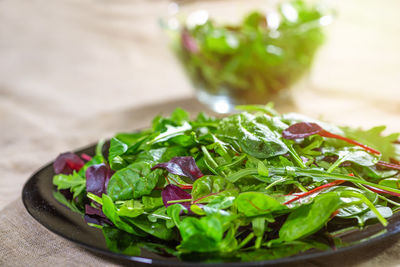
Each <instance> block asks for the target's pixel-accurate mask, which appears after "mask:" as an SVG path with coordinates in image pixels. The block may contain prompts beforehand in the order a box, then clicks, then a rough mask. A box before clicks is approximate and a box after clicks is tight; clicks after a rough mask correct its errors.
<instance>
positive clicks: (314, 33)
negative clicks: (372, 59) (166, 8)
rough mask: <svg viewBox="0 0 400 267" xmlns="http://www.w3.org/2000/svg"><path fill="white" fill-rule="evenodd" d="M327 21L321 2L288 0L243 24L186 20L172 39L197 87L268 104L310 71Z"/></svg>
mask: <svg viewBox="0 0 400 267" xmlns="http://www.w3.org/2000/svg"><path fill="white" fill-rule="evenodd" d="M203 16H206V15H205V14H204V15H203ZM188 17H190V16H188ZM327 21H328V15H327V14H324V13H323V11H322V10H321V9H320V8H319V7H318V6H316V5H310V4H306V2H305V1H303V0H295V1H284V2H283V3H281V4H280V5H279V6H278V8H277V12H276V13H270V14H264V13H262V12H260V11H254V12H251V13H249V14H247V15H246V16H245V17H244V18H243V20H242V21H241V23H240V24H238V25H221V24H219V23H216V22H215V21H214V20H213V19H212V18H208V17H206V19H201V20H199V22H197V23H193V22H192V23H186V22H182V24H183V26H182V27H181V28H180V30H179V31H172V32H173V34H171V36H172V42H171V43H172V48H173V50H174V51H175V52H176V54H177V56H178V58H179V60H180V61H181V62H182V64H183V66H184V69H185V70H186V71H187V73H188V75H189V77H190V78H191V80H192V82H193V83H194V85H195V87H196V88H197V89H198V90H204V91H207V92H208V93H209V94H211V95H226V96H229V97H231V98H232V99H233V101H234V103H235V104H258V103H266V101H267V99H271V98H273V97H274V96H276V95H277V94H278V93H279V92H280V91H281V90H282V89H286V88H289V87H290V86H291V85H292V84H293V83H294V82H296V81H297V80H298V79H299V78H300V77H301V76H302V75H303V74H304V73H306V72H307V71H308V70H309V68H310V66H311V63H312V62H313V59H314V56H315V52H316V51H317V49H318V48H319V47H320V45H321V44H322V42H323V39H324V34H323V25H324V24H326V22H327Z"/></svg>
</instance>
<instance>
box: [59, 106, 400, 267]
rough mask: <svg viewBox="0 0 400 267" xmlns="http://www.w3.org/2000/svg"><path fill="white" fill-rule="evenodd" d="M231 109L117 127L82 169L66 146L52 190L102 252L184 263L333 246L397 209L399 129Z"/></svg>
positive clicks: (253, 257)
mask: <svg viewBox="0 0 400 267" xmlns="http://www.w3.org/2000/svg"><path fill="white" fill-rule="evenodd" d="M239 108H240V109H242V110H244V111H243V112H242V113H238V114H234V115H230V116H227V117H225V118H222V119H217V118H211V117H208V116H206V115H205V114H203V113H200V114H199V115H198V116H197V118H195V119H194V120H191V119H189V115H188V114H187V112H185V111H184V110H182V109H176V110H175V111H174V112H173V113H172V115H171V116H170V117H167V118H166V117H161V116H158V117H156V118H155V119H154V120H153V126H152V128H151V129H148V130H144V131H140V132H135V133H121V134H117V135H116V136H115V137H113V138H112V139H111V141H110V144H109V148H108V149H107V151H106V152H107V153H105V154H107V156H104V155H103V152H102V147H103V144H102V143H100V144H99V146H98V149H97V152H96V155H94V156H93V157H90V156H88V155H82V156H81V157H82V159H83V160H84V161H85V163H84V164H83V166H82V164H80V162H81V160H82V159H80V158H79V157H78V158H76V157H77V156H76V155H75V156H73V154H72V153H64V154H62V155H60V156H59V158H57V160H56V162H55V167H57V170H58V171H57V174H56V175H55V176H54V180H53V181H54V184H55V185H56V186H57V187H58V189H59V191H56V192H55V193H54V196H55V197H56V198H57V199H58V200H59V201H60V202H62V203H63V204H64V205H66V206H68V207H70V208H71V209H72V210H74V211H77V212H81V213H82V214H83V215H84V216H85V219H86V220H87V222H88V223H89V224H90V225H92V226H96V227H99V228H101V229H102V230H103V233H104V235H105V238H106V241H107V244H108V246H109V248H110V250H112V251H117V252H120V253H126V254H129V255H140V248H146V249H148V250H151V251H154V252H157V253H160V254H162V255H165V254H169V255H174V256H178V257H180V258H181V259H182V260H188V259H191V260H197V259H201V260H207V259H216V258H223V259H225V260H229V261H254V260H265V259H276V258H281V257H286V256H289V255H293V254H297V253H299V252H303V251H306V250H309V249H319V250H325V249H330V248H331V247H335V246H337V247H340V246H342V245H346V244H343V243H342V241H341V239H340V235H341V234H343V233H345V232H346V231H347V230H354V229H355V228H360V229H362V228H364V227H365V226H366V225H368V224H370V223H377V222H380V223H381V224H382V225H384V226H386V225H387V221H386V219H385V218H388V217H390V216H392V214H393V213H394V212H396V211H397V209H398V208H399V207H400V203H399V202H398V197H399V196H400V175H399V170H400V165H398V164H396V163H395V162H396V160H399V159H400V158H399V157H398V154H396V153H395V151H396V150H398V146H399V145H398V144H396V140H397V139H398V138H399V134H392V135H389V136H386V137H385V136H382V130H383V128H373V129H372V130H369V131H362V130H360V129H352V128H348V127H346V128H340V127H336V126H334V125H330V124H327V123H323V122H317V121H315V120H311V119H307V118H304V117H302V116H298V115H296V114H285V115H279V114H277V113H276V112H275V111H274V110H273V109H272V108H271V107H270V106H241V107H239ZM335 136H336V137H335ZM333 137H335V138H333ZM349 137H351V138H352V139H351V140H350V139H349ZM338 138H339V139H338ZM356 141H358V142H365V144H367V145H368V147H367V146H366V145H363V144H360V143H357V142H356ZM352 142H353V143H356V144H359V145H354V144H353V143H352ZM361 145H363V146H361ZM380 152H382V153H380ZM386 153H388V154H386ZM389 160H391V161H392V162H389ZM77 163H79V164H77ZM193 255H197V256H198V257H199V258H195V256H193ZM199 255H200V256H199Z"/></svg>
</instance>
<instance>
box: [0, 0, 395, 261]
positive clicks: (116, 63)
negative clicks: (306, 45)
mask: <svg viewBox="0 0 400 267" xmlns="http://www.w3.org/2000/svg"><path fill="white" fill-rule="evenodd" d="M165 8H166V4H165V2H164V1H144V0H132V1H128V0H114V1H104V0H99V1H94V0H59V1H44V0H30V1H28V0H3V1H0V130H1V131H0V147H1V156H2V160H1V161H0V174H1V177H0V210H1V211H0V265H1V266H53V265H61V266H80V265H88V266H94V265H115V264H117V265H119V264H125V263H122V262H118V261H115V260H112V259H109V258H105V257H102V256H99V255H97V254H93V253H91V252H89V251H87V250H85V249H82V248H80V247H78V246H76V245H75V244H73V243H71V242H69V241H66V240H64V239H62V238H60V237H58V236H56V235H54V234H52V233H50V232H49V231H47V230H46V229H44V228H43V227H42V226H40V225H39V224H38V223H36V222H35V221H34V220H33V219H32V218H31V217H30V216H29V215H28V214H27V212H26V211H25V210H24V208H23V206H22V203H21V200H20V194H21V190H22V185H23V183H24V182H25V181H26V180H27V178H28V177H29V175H30V174H32V173H33V172H34V171H35V170H36V169H38V168H39V167H40V166H42V165H44V164H45V163H46V162H49V161H51V160H53V159H54V158H55V157H56V156H57V154H58V153H60V152H63V151H67V150H72V149H76V148H79V147H81V146H84V145H87V144H89V143H93V142H95V141H96V140H98V139H100V138H104V137H110V136H111V135H112V134H113V133H115V132H117V131H127V130H134V129H139V128H142V127H146V126H148V125H149V122H150V120H151V118H152V117H153V116H154V115H156V114H158V113H164V114H168V113H169V112H170V111H171V110H173V108H175V107H176V106H181V107H184V108H187V109H189V110H191V111H193V112H196V111H198V110H200V109H202V108H203V107H202V106H201V105H200V104H198V103H197V102H196V101H195V100H193V99H192V98H191V97H190V96H191V95H192V93H191V87H190V84H189V83H188V82H187V80H186V78H185V76H184V74H183V73H182V72H181V70H180V68H179V66H178V64H177V62H176V61H174V58H173V56H172V55H171V53H169V51H168V49H167V47H166V40H165V39H164V37H163V35H162V33H161V31H160V29H159V27H158V25H157V23H156V21H157V17H158V16H159V15H160V14H162V13H163V12H164V11H165ZM337 10H338V18H337V19H336V22H335V23H334V24H333V25H332V26H331V27H330V28H329V29H328V32H329V38H328V41H327V43H326V45H325V47H324V48H323V49H322V50H321V52H320V54H319V56H318V60H317V62H316V64H315V68H314V71H313V73H312V74H311V76H310V79H309V81H308V82H307V83H306V85H307V86H305V87H304V86H303V87H299V88H297V90H296V91H295V92H294V96H293V101H292V102H291V103H288V104H286V105H283V106H280V107H279V110H281V111H299V112H302V113H305V114H307V115H311V116H314V117H322V118H324V119H326V120H329V121H332V122H336V123H340V124H345V125H346V124H347V125H356V126H363V127H370V126H373V125H377V124H387V125H388V132H394V131H400V104H399V99H400V90H398V85H399V84H400V75H399V73H398V70H399V67H400V63H399V62H400V53H399V52H398V47H400V35H399V34H398V33H399V32H400V31H399V30H400V29H399V25H400V23H399V22H400V18H399V16H398V14H397V13H398V10H400V2H398V1H396V0H388V1H385V2H384V3H382V2H381V1H378V0H366V1H362V0H351V1H342V2H341V3H337ZM399 252H400V244H399V243H393V242H391V241H390V242H389V241H388V242H387V243H386V244H382V245H381V246H380V247H379V248H378V247H377V248H375V249H374V250H373V251H370V252H368V253H366V252H363V253H364V254H368V255H364V254H363V253H361V254H360V253H358V254H357V253H353V254H350V255H347V256H346V257H344V258H342V259H328V260H326V261H314V262H308V263H306V265H308V266H310V265H317V266H321V265H325V266H331V265H336V264H341V265H361V266H376V265H378V264H380V265H383V266H395V265H400V257H399V256H398V253H399ZM375 254H377V255H375Z"/></svg>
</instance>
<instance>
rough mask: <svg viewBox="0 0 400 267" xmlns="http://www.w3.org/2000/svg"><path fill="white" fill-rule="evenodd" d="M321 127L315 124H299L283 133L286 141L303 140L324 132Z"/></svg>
mask: <svg viewBox="0 0 400 267" xmlns="http://www.w3.org/2000/svg"><path fill="white" fill-rule="evenodd" d="M322 131H323V129H322V128H321V126H319V125H318V124H316V123H314V122H298V123H295V124H293V125H291V126H289V127H288V128H286V129H285V130H284V131H283V132H282V136H283V138H285V139H301V138H306V137H308V136H310V135H314V134H318V133H320V132H322Z"/></svg>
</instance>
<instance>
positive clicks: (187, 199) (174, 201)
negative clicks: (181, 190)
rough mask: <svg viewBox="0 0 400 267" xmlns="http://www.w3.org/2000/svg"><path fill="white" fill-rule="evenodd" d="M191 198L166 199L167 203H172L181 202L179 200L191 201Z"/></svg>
mask: <svg viewBox="0 0 400 267" xmlns="http://www.w3.org/2000/svg"><path fill="white" fill-rule="evenodd" d="M192 200H193V199H191V198H186V199H177V200H170V201H167V203H168V204H173V203H181V202H191V201H192Z"/></svg>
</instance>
